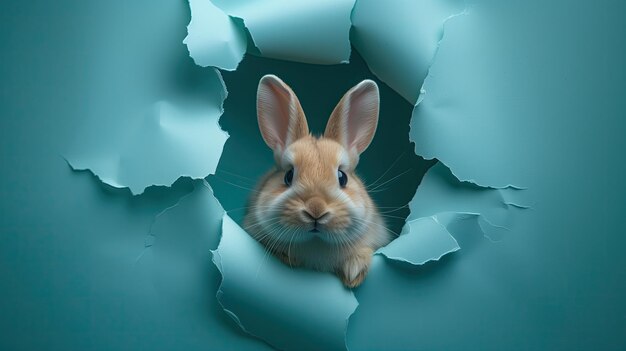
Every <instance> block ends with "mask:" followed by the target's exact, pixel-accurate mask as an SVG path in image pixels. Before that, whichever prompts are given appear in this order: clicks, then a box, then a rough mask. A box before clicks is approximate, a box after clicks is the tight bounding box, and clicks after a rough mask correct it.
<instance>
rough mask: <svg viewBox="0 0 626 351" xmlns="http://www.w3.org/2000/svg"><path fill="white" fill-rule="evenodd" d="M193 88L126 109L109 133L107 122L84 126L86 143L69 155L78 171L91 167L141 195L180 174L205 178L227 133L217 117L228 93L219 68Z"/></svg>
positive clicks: (109, 180) (109, 181) (212, 169)
mask: <svg viewBox="0 0 626 351" xmlns="http://www.w3.org/2000/svg"><path fill="white" fill-rule="evenodd" d="M193 79H195V80H196V82H195V83H194V86H193V88H192V89H191V91H189V88H184V89H179V90H178V91H175V92H174V93H173V94H172V96H171V97H170V98H168V99H161V100H157V101H154V102H152V103H148V104H147V105H144V106H133V108H129V109H127V110H125V111H124V113H125V117H126V119H125V120H122V121H119V120H117V123H118V124H117V125H115V126H114V127H113V129H112V130H109V133H108V134H107V135H100V132H99V125H100V124H101V123H103V121H94V120H89V121H88V122H91V123H86V125H85V126H83V127H82V128H81V132H82V134H83V135H82V138H81V139H82V142H81V143H80V145H79V146H77V147H74V148H72V149H71V150H70V151H69V152H67V154H66V159H67V160H68V162H69V163H70V165H71V167H72V168H73V169H75V170H86V169H89V170H90V171H92V172H93V173H94V174H95V175H96V176H98V178H99V179H101V180H102V181H103V182H104V183H106V184H109V185H111V186H113V187H116V188H129V189H130V191H131V192H132V193H133V194H135V195H137V194H141V193H142V192H143V191H144V190H145V189H146V188H147V187H148V186H151V185H163V186H170V185H171V184H172V183H174V181H176V180H177V179H178V178H180V177H181V176H186V177H190V178H194V179H199V178H204V177H206V176H207V175H209V174H212V173H214V172H215V169H216V167H217V164H218V161H219V159H220V156H221V153H222V149H223V146H224V143H225V142H226V139H227V138H228V135H227V133H225V132H224V131H222V129H221V128H220V126H219V124H218V119H219V117H220V116H221V115H222V112H223V110H222V104H223V101H224V99H225V98H226V95H227V92H226V87H225V85H224V82H223V81H222V78H221V75H220V73H219V72H218V71H217V70H216V69H211V70H208V71H205V72H204V73H203V74H202V75H201V76H200V77H195V78H193Z"/></svg>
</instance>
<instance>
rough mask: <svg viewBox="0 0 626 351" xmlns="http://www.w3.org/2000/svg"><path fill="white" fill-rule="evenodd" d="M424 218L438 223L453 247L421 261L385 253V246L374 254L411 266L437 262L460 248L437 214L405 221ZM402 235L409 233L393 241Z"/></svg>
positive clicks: (408, 223) (408, 222)
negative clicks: (452, 243)
mask: <svg viewBox="0 0 626 351" xmlns="http://www.w3.org/2000/svg"><path fill="white" fill-rule="evenodd" d="M454 213H458V212H454ZM424 219H431V220H432V221H434V222H435V223H437V225H439V226H440V227H441V229H443V231H445V232H446V233H447V234H448V235H449V236H450V238H451V239H452V241H453V242H454V247H452V248H450V249H449V250H447V251H445V252H441V253H438V254H437V255H431V256H430V257H429V258H428V259H426V260H424V261H422V262H413V261H412V260H411V259H409V258H406V257H401V256H390V255H389V254H388V253H386V252H385V251H384V249H385V247H386V246H384V247H382V248H380V249H378V250H377V251H376V252H375V253H374V254H375V255H381V256H383V257H385V258H386V259H388V260H391V261H397V262H404V263H408V264H410V265H413V266H423V265H425V264H427V263H429V262H437V261H439V260H440V259H441V258H442V257H443V256H446V255H448V254H451V253H453V252H456V251H459V250H460V249H461V247H460V246H459V243H458V241H457V240H456V238H455V237H454V235H452V233H450V231H449V230H448V228H446V227H445V226H444V225H442V224H441V223H440V222H439V220H438V219H437V215H433V216H428V217H420V218H417V219H414V220H411V221H407V222H406V224H407V225H410V223H411V222H415V221H419V220H424ZM404 235H411V233H410V232H408V233H405V234H402V235H401V236H399V237H397V238H395V239H394V240H393V241H395V240H398V239H400V238H401V237H402V236H404Z"/></svg>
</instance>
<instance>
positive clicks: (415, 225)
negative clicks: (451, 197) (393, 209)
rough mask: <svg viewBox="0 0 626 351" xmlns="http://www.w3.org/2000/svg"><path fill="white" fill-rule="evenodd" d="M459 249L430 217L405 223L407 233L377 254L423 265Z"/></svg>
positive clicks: (451, 238)
mask: <svg viewBox="0 0 626 351" xmlns="http://www.w3.org/2000/svg"><path fill="white" fill-rule="evenodd" d="M459 249H460V247H459V244H458V243H457V242H456V240H455V239H454V237H452V235H450V233H449V232H448V230H447V229H446V228H445V227H444V226H443V225H441V224H439V222H438V221H437V219H436V217H434V216H432V217H425V218H419V219H416V220H413V221H409V222H407V232H406V233H404V234H402V235H400V237H398V238H396V239H395V240H394V241H392V242H391V243H389V245H387V246H385V247H383V248H381V249H379V250H378V251H377V253H380V254H382V255H383V256H385V257H387V258H388V259H391V260H396V261H401V262H406V263H410V264H412V265H423V264H424V263H426V262H429V261H438V260H439V259H440V258H441V257H443V256H444V255H446V254H449V253H452V252H455V251H457V250H459Z"/></svg>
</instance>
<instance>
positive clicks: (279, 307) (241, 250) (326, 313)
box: [213, 215, 358, 350]
mask: <svg viewBox="0 0 626 351" xmlns="http://www.w3.org/2000/svg"><path fill="white" fill-rule="evenodd" d="M222 225H223V227H222V240H221V241H220V244H219V246H218V248H217V250H216V251H215V253H214V256H213V261H214V263H215V265H216V266H217V267H218V269H219V270H220V271H221V272H222V283H221V285H220V288H219V291H218V293H217V298H218V300H219V301H220V303H221V304H222V306H223V308H224V310H225V311H228V313H229V314H230V315H231V317H233V318H234V320H235V321H236V322H237V323H238V324H239V325H240V327H241V328H242V329H243V330H245V331H246V332H248V333H250V334H251V335H254V336H257V337H261V338H262V339H263V340H265V341H267V342H268V343H269V344H271V345H272V346H274V347H276V348H278V349H280V350H339V349H345V348H346V345H345V333H346V328H347V320H348V318H349V317H350V315H351V314H352V313H353V312H354V310H355V309H356V307H357V305H358V303H357V301H356V299H355V297H354V295H353V294H352V291H350V290H348V289H346V288H345V287H344V286H343V285H342V284H341V282H340V281H339V279H338V278H337V277H336V276H335V275H333V274H331V273H323V272H316V271H312V270H307V269H297V268H291V267H288V266H286V265H285V264H283V263H282V262H280V261H279V260H278V259H277V258H275V257H274V256H273V255H271V254H268V253H267V251H266V250H265V249H264V247H263V246H262V245H261V244H260V243H258V242H257V241H256V240H254V239H253V238H252V237H250V236H249V235H248V234H247V233H246V232H245V231H244V230H243V229H242V228H241V227H239V225H237V224H236V223H235V222H234V221H233V220H232V219H231V218H230V217H229V216H228V215H224V217H223V223H222Z"/></svg>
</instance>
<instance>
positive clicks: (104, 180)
mask: <svg viewBox="0 0 626 351" xmlns="http://www.w3.org/2000/svg"><path fill="white" fill-rule="evenodd" d="M212 69H213V70H214V71H215V73H216V74H217V77H218V79H219V82H220V85H221V87H222V91H221V96H223V98H222V100H221V102H220V106H219V116H217V118H216V119H215V124H216V127H217V129H216V130H219V131H220V132H221V133H223V134H224V136H225V139H224V143H222V144H221V145H220V150H219V151H220V152H219V157H218V159H217V162H216V163H215V166H214V167H212V170H209V172H208V173H207V174H204V175H199V176H193V175H190V174H186V173H184V172H179V174H178V175H176V176H174V177H173V178H172V179H171V180H169V181H166V182H164V183H158V182H146V184H145V185H144V186H143V188H141V189H140V190H139V191H136V189H133V188H132V187H130V186H129V185H125V184H120V183H119V182H117V181H115V180H113V179H108V178H107V177H105V176H103V175H101V174H98V173H96V172H95V171H94V170H93V169H92V168H91V167H90V166H84V167H81V166H77V165H76V163H77V161H72V160H70V159H69V158H68V157H66V156H64V155H61V157H62V158H63V159H64V160H65V162H66V163H67V164H68V165H69V166H70V168H71V169H72V170H73V171H89V172H90V173H91V174H93V175H94V176H95V177H96V178H98V180H99V181H100V182H102V183H104V184H107V185H109V186H111V187H113V188H116V189H128V190H129V191H130V193H131V195H133V196H139V195H142V194H143V193H144V192H145V191H146V190H147V189H148V188H150V187H168V188H169V187H171V186H172V185H173V184H174V183H176V182H177V181H178V180H179V179H181V178H189V179H192V180H200V179H205V178H206V177H208V176H209V175H212V174H215V172H216V171H217V167H218V166H219V161H220V159H221V158H222V154H223V151H224V145H225V144H226V142H227V141H228V139H229V138H230V135H229V134H228V132H227V131H225V130H224V129H222V126H221V125H220V119H221V118H222V116H223V115H224V103H225V101H226V99H227V98H228V89H227V87H226V82H225V81H224V78H223V77H222V74H221V72H220V71H219V69H217V68H212ZM210 151H216V150H214V149H212V150H210ZM117 156H118V159H119V154H118V155H117ZM118 162H119V161H118ZM78 163H80V162H78ZM84 163H86V164H88V163H89V162H88V160H86V161H85V162H84Z"/></svg>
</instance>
